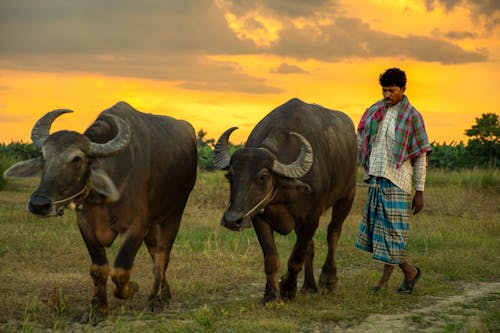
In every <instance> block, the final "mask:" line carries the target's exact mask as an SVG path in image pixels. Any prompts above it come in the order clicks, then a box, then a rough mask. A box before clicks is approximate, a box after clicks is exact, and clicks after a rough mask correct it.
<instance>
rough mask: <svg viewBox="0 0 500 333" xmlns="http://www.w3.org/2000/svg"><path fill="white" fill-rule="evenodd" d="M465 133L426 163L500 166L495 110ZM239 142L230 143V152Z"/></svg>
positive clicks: (205, 143)
mask: <svg viewBox="0 0 500 333" xmlns="http://www.w3.org/2000/svg"><path fill="white" fill-rule="evenodd" d="M206 134H207V133H206V132H205V131H204V130H203V129H200V130H199V131H198V133H197V143H198V166H199V168H200V169H202V170H214V169H215V166H214V160H213V149H214V145H215V140H214V139H213V138H207V137H206ZM465 135H466V136H468V137H469V140H468V142H467V144H465V143H464V142H463V141H461V142H458V143H454V142H451V143H449V144H447V143H436V142H432V143H431V146H432V153H431V154H430V155H429V167H430V168H442V169H463V168H475V167H482V168H487V167H489V168H497V167H499V166H500V120H499V116H498V115H497V114H495V113H485V114H483V115H482V116H481V117H479V118H476V122H475V124H474V125H473V126H472V127H471V128H469V129H466V130H465ZM241 146H242V145H234V144H231V143H230V144H229V151H230V153H232V152H234V151H235V150H236V149H238V148H240V147H241ZM39 155H40V150H39V149H38V148H36V147H35V146H34V145H33V144H31V143H23V142H11V143H9V144H4V143H0V159H3V160H26V159H29V158H33V157H36V156H39Z"/></svg>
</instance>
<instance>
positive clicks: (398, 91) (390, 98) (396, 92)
mask: <svg viewBox="0 0 500 333" xmlns="http://www.w3.org/2000/svg"><path fill="white" fill-rule="evenodd" d="M405 89H406V87H403V88H400V87H398V86H389V87H382V94H383V95H384V100H385V105H386V106H387V107H391V106H394V105H396V104H398V103H399V102H400V101H401V100H402V99H403V94H404V92H405Z"/></svg>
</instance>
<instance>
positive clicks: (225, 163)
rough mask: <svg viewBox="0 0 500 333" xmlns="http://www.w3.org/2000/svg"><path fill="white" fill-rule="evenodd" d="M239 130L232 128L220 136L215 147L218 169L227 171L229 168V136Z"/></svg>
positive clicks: (215, 159) (215, 162)
mask: <svg viewBox="0 0 500 333" xmlns="http://www.w3.org/2000/svg"><path fill="white" fill-rule="evenodd" d="M236 129H238V127H231V128H230V129H228V130H226V131H225V132H224V133H222V135H221V136H220V138H219V140H217V143H216V144H215V147H214V165H215V167H216V168H217V169H220V170H226V169H227V168H228V167H229V162H230V161H231V156H229V149H228V143H229V136H230V135H231V133H232V132H233V131H234V130H236Z"/></svg>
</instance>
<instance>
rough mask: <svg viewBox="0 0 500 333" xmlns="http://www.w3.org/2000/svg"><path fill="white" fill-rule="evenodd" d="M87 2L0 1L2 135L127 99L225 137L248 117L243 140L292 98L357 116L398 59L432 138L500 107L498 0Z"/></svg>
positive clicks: (460, 131) (77, 117) (85, 116)
mask: <svg viewBox="0 0 500 333" xmlns="http://www.w3.org/2000/svg"><path fill="white" fill-rule="evenodd" d="M89 2H91V1H84V0H71V1H67V2H64V5H63V3H61V2H60V1H56V0H46V1H43V2H40V1H36V0H27V1H18V0H2V2H0V142H4V143H8V142H10V141H12V140H14V141H17V140H22V141H25V142H29V136H30V131H31V127H32V125H33V123H34V122H35V121H36V120H37V119H38V118H39V117H40V116H42V115H43V114H44V113H45V112H48V111H50V110H52V109H56V108H69V109H72V110H74V111H75V113H73V114H69V115H65V116H63V117H61V118H59V119H58V120H57V121H56V122H55V123H54V126H53V130H57V129H62V128H65V129H73V130H78V131H83V130H84V129H85V128H86V126H88V125H89V124H90V123H91V122H92V120H93V119H94V118H95V117H96V116H97V114H98V113H99V112H100V111H103V110H105V109H106V108H108V107H110V106H112V105H113V104H114V103H116V102H118V101H120V100H123V101H126V102H128V103H130V104H131V105H132V106H134V107H135V108H137V109H139V110H141V111H144V112H151V113H158V114H166V115H170V116H173V117H176V118H182V119H186V120H188V121H190V122H191V123H192V124H193V126H194V127H195V129H196V130H199V129H204V130H205V131H206V132H208V134H207V136H208V137H213V138H215V139H217V138H218V136H219V135H220V134H221V133H222V132H223V131H224V130H225V129H227V128H229V127H231V126H238V127H239V128H240V129H239V130H238V131H236V132H234V134H233V135H232V136H231V139H232V141H233V142H235V143H239V142H243V141H245V140H246V138H247V136H248V134H249V132H250V130H251V129H252V128H253V126H254V125H255V124H256V123H257V122H258V121H259V120H260V119H261V118H262V117H263V116H265V115H266V114H267V113H268V112H269V111H271V110H272V109H273V108H275V107H277V106H278V105H280V104H282V103H284V102H286V101H287V100H288V99H290V98H293V97H298V98H300V99H302V100H304V101H306V102H310V103H313V102H314V103H318V104H322V105H324V106H326V107H328V108H332V109H337V110H342V111H344V112H346V113H347V114H348V115H349V116H351V118H352V119H353V121H354V122H355V123H356V124H357V122H358V121H359V118H360V116H361V113H362V112H363V111H364V109H365V108H366V107H367V106H369V105H370V104H371V103H373V102H375V101H376V100H377V99H379V98H381V89H380V87H379V86H378V81H377V80H378V74H379V73H381V72H383V71H384V70H385V69H386V68H388V67H395V66H396V67H400V68H402V69H403V70H405V71H406V73H407V76H408V85H407V95H408V97H409V98H410V101H411V102H412V103H413V104H414V106H415V107H416V108H417V109H418V110H419V111H420V112H421V113H422V114H423V116H424V119H425V122H426V127H427V131H428V134H429V138H430V141H437V142H448V143H449V142H451V141H455V142H457V141H460V140H464V141H467V137H466V136H465V135H464V131H465V129H467V128H469V127H471V126H472V125H473V124H474V122H475V118H477V117H480V116H481V114H483V113H487V112H496V113H498V111H497V108H496V105H493V104H494V102H497V101H498V97H497V94H498V93H499V92H500V89H499V88H500V79H499V77H500V75H499V74H500V70H499V69H500V66H499V60H500V56H499V54H500V38H499V23H498V22H499V21H500V4H498V3H499V2H497V1H490V2H488V1H472V0H466V1H449V0H448V1H444V0H443V1H440V0H435V1H432V0H414V1H381V0H379V1H377V0H372V1H364V0H363V1H362V0H356V1H347V0H331V1H329V0H315V1H300V0H270V1H253V2H249V3H248V4H246V3H245V2H241V1H229V0H214V1H208V0H190V1H181V0H177V1H165V2H163V3H162V2H157V1H143V2H137V1H133V0H120V1H119V0H110V1H106V2H105V5H104V4H103V2H98V1H97V0H96V2H95V3H94V4H93V5H89ZM139 4H141V5H139Z"/></svg>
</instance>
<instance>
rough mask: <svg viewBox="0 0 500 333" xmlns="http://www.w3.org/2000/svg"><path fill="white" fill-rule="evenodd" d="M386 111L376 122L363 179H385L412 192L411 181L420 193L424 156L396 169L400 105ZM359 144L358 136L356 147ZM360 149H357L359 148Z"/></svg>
mask: <svg viewBox="0 0 500 333" xmlns="http://www.w3.org/2000/svg"><path fill="white" fill-rule="evenodd" d="M401 104H402V103H398V104H397V105H395V106H392V107H389V108H387V111H386V113H385V116H384V119H383V120H382V122H381V123H379V126H378V130H377V133H376V136H375V140H374V142H373V146H372V147H371V152H370V156H369V169H368V171H367V172H366V173H365V179H368V178H369V176H376V177H383V178H386V179H389V180H390V181H391V182H392V183H393V184H394V185H396V186H397V187H399V188H400V189H402V190H403V191H405V192H406V193H411V192H412V179H413V180H414V183H415V189H416V190H418V191H423V190H424V186H425V177H426V164H427V161H426V154H421V155H419V156H418V157H417V158H416V159H414V161H413V166H412V163H411V161H410V160H409V159H407V160H404V161H403V162H402V163H401V165H400V166H399V167H397V166H398V162H400V161H399V160H398V155H399V154H398V153H399V152H398V146H399V144H398V142H397V136H396V131H397V127H396V124H397V119H398V116H399V115H400V114H401V107H402V105H401ZM361 144H362V142H361V140H360V137H359V136H358V145H361ZM359 149H361V147H359Z"/></svg>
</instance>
